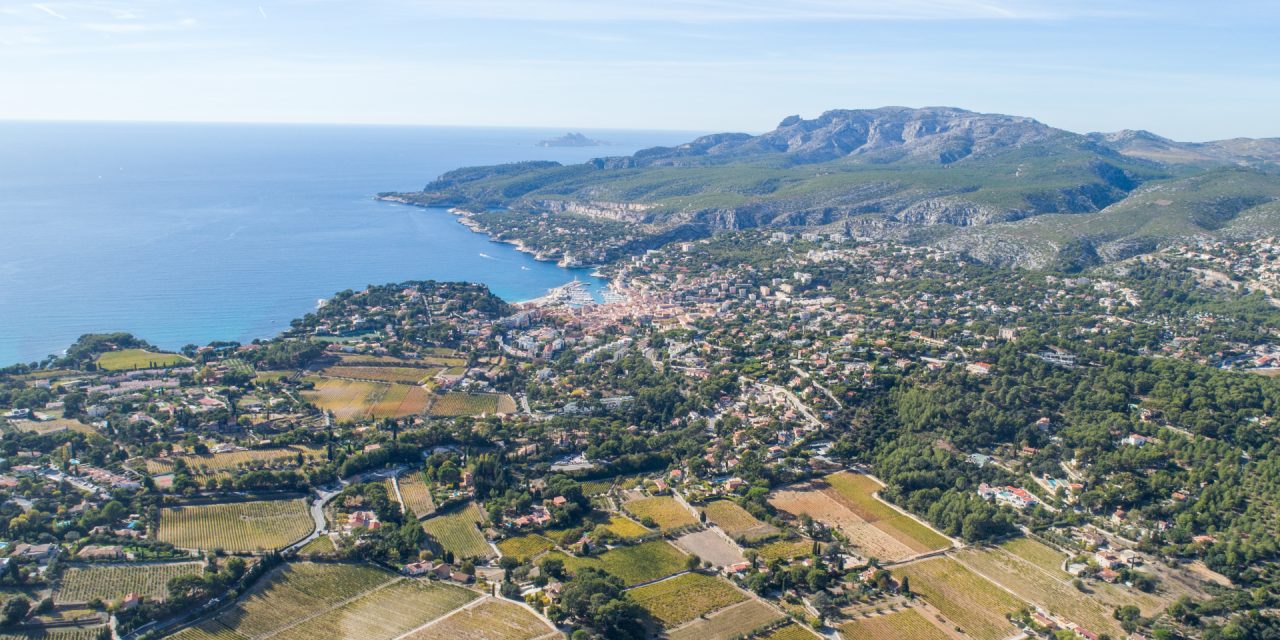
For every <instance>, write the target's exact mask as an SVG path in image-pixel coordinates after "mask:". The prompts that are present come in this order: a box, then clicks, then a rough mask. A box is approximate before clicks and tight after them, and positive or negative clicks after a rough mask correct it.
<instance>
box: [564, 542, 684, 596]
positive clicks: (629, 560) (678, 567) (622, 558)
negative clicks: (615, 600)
mask: <svg viewBox="0 0 1280 640" xmlns="http://www.w3.org/2000/svg"><path fill="white" fill-rule="evenodd" d="M548 555H551V556H554V557H557V558H561V559H563V560H564V566H565V569H567V570H568V571H569V572H570V573H573V572H575V571H578V570H579V569H582V568H584V567H594V568H596V569H602V570H604V571H606V572H608V573H611V574H613V575H615V576H617V577H618V578H620V579H621V580H622V582H623V583H625V584H627V585H628V586H631V585H637V584H641V583H644V582H649V581H650V580H657V579H659V578H664V577H666V576H669V575H671V574H673V573H676V572H679V571H683V570H684V563H685V558H687V557H688V556H686V555H685V554H684V552H682V551H680V550H679V549H677V548H675V547H673V546H671V545H670V544H668V543H667V542H665V541H663V540H654V541H651V542H646V543H644V544H638V545H635V546H633V547H618V548H616V549H612V550H610V551H606V552H605V553H602V554H600V555H599V556H595V557H590V558H579V557H577V556H569V555H565V554H563V553H560V552H558V551H552V552H551V553H550V554H548Z"/></svg>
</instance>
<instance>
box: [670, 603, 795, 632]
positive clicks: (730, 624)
mask: <svg viewBox="0 0 1280 640" xmlns="http://www.w3.org/2000/svg"><path fill="white" fill-rule="evenodd" d="M781 617H782V614H781V613H778V611H777V609H774V608H773V607H770V606H769V605H767V604H765V603H763V602H761V601H759V600H757V599H755V598H752V599H750V600H747V601H746V602H740V603H738V604H735V605H730V606H728V607H725V608H723V609H721V610H719V611H716V612H714V613H712V614H710V615H708V616H707V617H705V618H698V619H695V620H694V621H692V622H690V623H688V624H685V625H682V626H680V627H677V628H674V629H669V630H668V631H667V637H668V638H670V640H707V639H708V638H737V637H743V636H745V635H747V634H749V633H751V632H752V631H755V630H756V629H759V628H761V627H764V626H765V625H769V624H772V623H773V622H775V621H776V620H778V619H780V618H781ZM806 633H807V632H806ZM806 640H816V639H813V637H812V635H810V636H809V638H808V639H806Z"/></svg>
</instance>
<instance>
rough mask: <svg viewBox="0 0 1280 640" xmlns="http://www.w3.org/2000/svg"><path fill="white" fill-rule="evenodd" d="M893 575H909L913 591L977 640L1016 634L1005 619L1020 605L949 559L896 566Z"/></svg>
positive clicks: (988, 582) (931, 559)
mask: <svg viewBox="0 0 1280 640" xmlns="http://www.w3.org/2000/svg"><path fill="white" fill-rule="evenodd" d="M893 575H894V577H895V578H897V579H901V578H902V576H909V577H910V578H911V591H912V592H914V593H917V594H920V595H921V596H923V597H924V599H925V600H927V601H928V602H929V604H931V605H933V606H934V607H936V608H937V609H938V611H941V612H942V615H944V616H946V617H947V619H948V620H950V621H952V622H954V623H955V624H956V625H958V626H959V627H960V628H961V629H964V632H965V633H967V634H969V635H970V636H973V637H974V638H977V639H978V640H1000V638H1007V637H1009V636H1010V635H1013V634H1014V633H1015V632H1016V631H1017V628H1016V627H1014V626H1013V624H1012V623H1010V622H1009V621H1008V620H1007V619H1005V617H1004V616H1005V614H1008V613H1013V612H1015V611H1017V610H1018V609H1021V608H1022V603H1021V602H1019V601H1018V599H1017V598H1014V597H1013V596H1011V595H1009V594H1008V593H1007V592H1005V591H1004V590H1003V589H1001V588H1000V587H997V586H996V585H994V584H992V583H991V582H990V581H988V580H986V579H984V578H983V577H982V576H979V575H977V574H975V573H973V572H972V571H969V570H968V569H966V568H965V567H963V566H962V565H960V563H958V562H956V561H955V560H952V559H951V558H946V557H943V558H929V559H928V560H922V561H920V562H914V563H912V564H909V565H905V566H901V567H896V568H894V569H893Z"/></svg>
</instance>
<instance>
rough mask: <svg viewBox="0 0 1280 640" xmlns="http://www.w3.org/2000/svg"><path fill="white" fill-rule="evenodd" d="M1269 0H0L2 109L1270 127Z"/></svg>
mask: <svg viewBox="0 0 1280 640" xmlns="http://www.w3.org/2000/svg"><path fill="white" fill-rule="evenodd" d="M1277 34H1280V2H1275V1H1274V0H1271V1H1254V0H1232V1H1228V2H1207V1H1204V0H1162V1H1147V0H1138V1H1131V2H1126V1H1123V0H1112V1H1110V2H1098V1H1094V0H800V1H795V2H787V1H785V0H683V1H680V0H621V1H617V0H359V1H341V0H262V1H261V2H258V1H250V2H241V1H238V0H207V1H200V2H192V1H186V0H131V1H128V0H69V1H61V0H45V1H41V2H23V1H15V0H0V119H18V120H33V119H39V120H132V121H150V120H156V121H219V122H289V123H369V124H430V125H460V126H535V127H552V128H561V129H574V130H577V129H592V128H631V129H676V130H690V131H747V132H761V131H766V130H769V129H772V128H773V127H774V126H775V125H776V124H777V123H778V121H779V120H781V119H782V118H784V117H786V116H788V115H791V114H798V115H801V116H804V117H813V116H816V115H818V114H820V113H821V112H823V111H825V110H828V109H833V108H872V107H879V106H885V105H903V106H912V107H920V106H955V107H962V108H966V109H972V110H975V111H984V112H996V113H1007V114H1014V115H1021V116H1030V117H1033V118H1036V119H1038V120H1040V121H1042V122H1045V123H1048V124H1050V125H1053V126H1057V127H1062V128H1065V129H1069V130H1073V131H1080V132H1086V131H1114V130H1118V129H1125V128H1133V129H1148V130H1151V131H1154V132H1156V133H1159V134H1161V135H1165V136H1169V137H1172V138H1176V139H1180V140H1210V139H1220V138H1228V137H1236V136H1249V137H1274V136H1280V119H1278V118H1276V114H1280V36H1277Z"/></svg>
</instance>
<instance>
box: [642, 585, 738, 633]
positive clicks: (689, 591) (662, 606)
mask: <svg viewBox="0 0 1280 640" xmlns="http://www.w3.org/2000/svg"><path fill="white" fill-rule="evenodd" d="M627 593H629V594H631V599H632V600H635V601H636V603H637V604H639V605H640V606H641V607H644V609H645V611H648V612H649V615H651V616H653V617H654V619H655V620H657V621H658V622H661V623H662V626H664V627H667V628H670V627H674V626H677V625H680V624H683V623H685V622H688V621H690V620H693V619H694V618H697V617H698V616H701V615H703V614H706V613H710V612H712V611H715V610H716V609H720V608H723V607H727V606H729V605H731V604H735V603H738V602H742V601H744V600H746V599H747V596H746V594H744V593H742V592H741V591H739V590H738V589H737V588H735V587H734V586H733V585H732V584H729V583H728V582H726V581H724V580H722V579H720V578H714V577H711V576H707V575H703V574H701V573H685V574H682V575H678V576H676V577H674V578H671V579H669V580H663V581H662V582H657V583H654V584H650V585H645V586H643V587H639V588H636V589H632V590H631V591H628V592H627Z"/></svg>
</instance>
